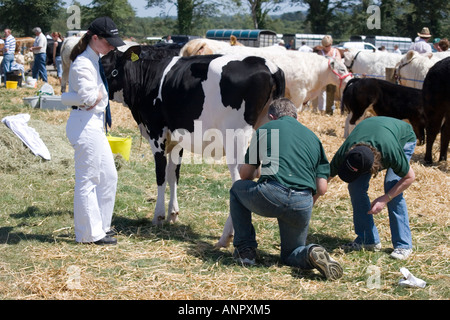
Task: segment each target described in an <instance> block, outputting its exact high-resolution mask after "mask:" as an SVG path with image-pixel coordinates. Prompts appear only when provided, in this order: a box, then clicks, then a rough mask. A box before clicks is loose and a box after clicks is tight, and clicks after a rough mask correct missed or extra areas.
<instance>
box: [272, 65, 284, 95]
mask: <svg viewBox="0 0 450 320" xmlns="http://www.w3.org/2000/svg"><path fill="white" fill-rule="evenodd" d="M272 79H273V81H274V83H275V88H274V91H273V97H272V98H273V100H275V99H278V98H283V97H284V95H285V92H286V79H285V77H284V72H283V70H281V69H280V68H278V70H277V71H276V72H274V73H272Z"/></svg>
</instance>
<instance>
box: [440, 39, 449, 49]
mask: <svg viewBox="0 0 450 320" xmlns="http://www.w3.org/2000/svg"><path fill="white" fill-rule="evenodd" d="M438 47H439V49H440V52H445V51H448V47H449V41H448V39H447V38H444V39H440V40H439V43H438Z"/></svg>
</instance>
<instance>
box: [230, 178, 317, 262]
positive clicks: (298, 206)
mask: <svg viewBox="0 0 450 320" xmlns="http://www.w3.org/2000/svg"><path fill="white" fill-rule="evenodd" d="M312 207H313V198H312V193H311V191H310V190H305V191H294V190H292V189H288V188H286V187H284V186H283V185H281V184H279V183H278V182H276V181H266V182H260V183H258V182H254V181H249V180H238V181H236V182H235V183H234V184H233V186H232V187H231V190H230V214H231V218H232V220H233V226H234V232H235V235H234V239H233V244H234V246H235V248H237V249H238V250H240V249H244V248H246V247H252V248H256V247H257V246H258V245H257V242H256V235H255V229H254V227H253V224H252V212H254V213H256V214H258V215H260V216H263V217H269V218H277V219H278V226H279V228H280V238H281V261H282V262H283V263H284V264H287V265H289V266H294V267H299V268H302V269H312V268H313V267H312V266H311V264H310V263H309V258H308V250H309V248H310V247H311V246H313V244H310V245H308V246H307V245H306V237H307V235H308V227H309V220H310V219H311V212H312Z"/></svg>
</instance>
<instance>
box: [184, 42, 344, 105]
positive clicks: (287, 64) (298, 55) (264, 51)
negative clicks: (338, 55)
mask: <svg viewBox="0 0 450 320" xmlns="http://www.w3.org/2000/svg"><path fill="white" fill-rule="evenodd" d="M206 54H244V55H252V56H259V57H263V58H265V59H268V60H269V61H272V62H273V63H275V64H276V65H277V66H278V67H280V68H281V69H282V70H283V71H284V73H285V77H286V97H287V98H289V99H291V100H292V102H293V103H294V104H295V105H296V106H297V108H298V109H299V110H301V108H302V106H303V104H305V103H306V102H308V101H311V100H313V99H315V98H316V97H317V96H318V95H319V93H321V91H322V89H323V88H324V87H325V86H326V85H328V84H333V85H335V86H336V87H338V88H339V89H340V90H339V95H341V94H342V92H343V90H344V88H345V85H346V84H347V82H348V81H349V80H350V79H351V78H352V75H351V74H350V73H349V72H348V70H347V68H346V67H345V65H344V63H343V62H341V61H338V60H335V59H332V58H329V59H327V58H325V57H323V56H320V55H318V54H315V53H306V52H299V51H294V50H286V49H285V48H282V47H280V46H271V47H263V48H252V47H243V46H231V45H229V44H228V43H226V42H222V41H217V40H211V39H194V40H191V41H189V42H188V43H187V44H186V45H185V46H184V47H183V48H182V49H181V50H180V55H181V56H191V55H206Z"/></svg>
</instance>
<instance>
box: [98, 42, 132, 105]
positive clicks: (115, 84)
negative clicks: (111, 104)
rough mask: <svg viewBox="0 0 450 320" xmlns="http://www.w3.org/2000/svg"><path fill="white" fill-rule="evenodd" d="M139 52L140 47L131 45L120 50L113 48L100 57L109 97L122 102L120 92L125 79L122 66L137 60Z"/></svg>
mask: <svg viewBox="0 0 450 320" xmlns="http://www.w3.org/2000/svg"><path fill="white" fill-rule="evenodd" d="M140 53H141V47H140V46H139V45H133V46H130V47H128V48H126V49H125V50H122V51H120V50H113V51H111V52H109V53H108V54H107V55H105V56H103V57H102V64H103V68H104V70H105V75H106V79H107V80H108V87H109V99H111V100H115V101H117V102H121V103H123V102H124V101H123V95H122V94H121V93H122V92H123V89H124V85H125V81H126V80H125V77H124V75H125V72H124V68H125V65H126V64H127V63H129V62H135V61H137V60H139V55H140Z"/></svg>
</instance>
